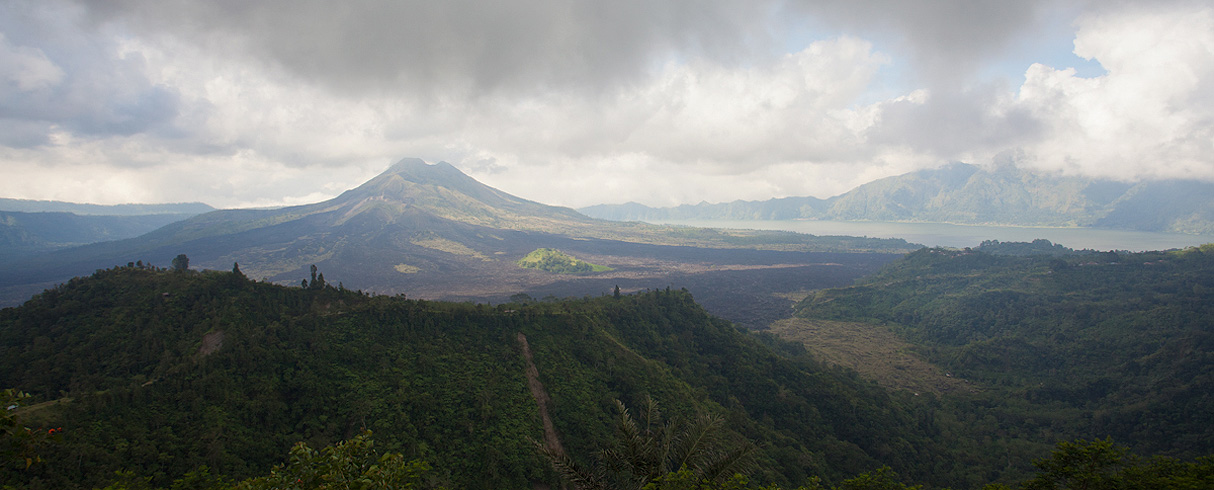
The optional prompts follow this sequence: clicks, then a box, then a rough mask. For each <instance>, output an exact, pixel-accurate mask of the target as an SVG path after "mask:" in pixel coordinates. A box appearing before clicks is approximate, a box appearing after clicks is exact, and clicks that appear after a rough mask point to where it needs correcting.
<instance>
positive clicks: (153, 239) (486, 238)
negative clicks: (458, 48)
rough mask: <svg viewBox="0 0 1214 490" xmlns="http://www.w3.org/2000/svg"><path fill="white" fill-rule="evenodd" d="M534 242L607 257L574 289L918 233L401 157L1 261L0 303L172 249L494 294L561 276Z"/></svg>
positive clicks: (599, 288)
mask: <svg viewBox="0 0 1214 490" xmlns="http://www.w3.org/2000/svg"><path fill="white" fill-rule="evenodd" d="M539 248H551V249H559V250H562V251H564V252H566V253H568V254H570V255H573V256H576V257H578V258H580V259H582V260H584V261H588V262H592V263H594V264H599V265H603V266H606V267H610V268H612V269H614V270H615V271H614V272H607V271H600V272H594V273H591V274H587V275H585V276H579V277H578V283H577V284H573V285H561V287H562V289H564V292H563V293H562V295H564V296H569V295H577V296H581V295H584V294H597V293H600V292H603V291H608V290H610V289H611V288H612V287H613V286H614V285H616V284H621V285H623V284H625V283H638V282H642V281H646V280H647V281H649V282H646V283H645V284H646V285H651V284H654V283H659V284H663V285H664V284H669V282H668V279H667V278H670V277H672V274H699V273H700V272H702V271H704V270H705V269H706V268H707V267H708V266H710V265H713V266H730V265H738V262H735V261H737V260H749V259H748V258H746V257H744V256H747V255H748V253H750V252H754V251H764V252H770V253H769V255H770V256H771V257H773V260H775V259H778V260H781V261H786V262H781V263H782V264H799V265H805V264H819V263H822V262H826V261H825V260H820V258H821V256H816V255H814V254H818V253H832V254H834V253H849V252H862V253H869V252H877V254H870V255H867V256H866V257H869V258H871V259H872V260H873V261H877V262H883V261H885V260H887V258H885V257H883V256H881V255H884V254H895V253H905V252H907V251H910V250H914V249H915V248H918V247H916V246H913V245H911V244H909V243H907V242H906V241H904V240H893V239H873V238H856V237H815V236H810V235H803V234H797V233H788V232H762V231H727V230H703V229H694V228H681V227H669V226H652V225H645V224H636V223H632V224H629V223H617V222H608V221H602V220H594V219H591V218H587V217H585V216H582V215H580V214H578V213H577V212H575V211H573V210H572V209H568V208H561V207H556V206H547V205H544V204H540V203H536V202H532V201H527V200H525V199H520V198H518V197H514V196H511V195H509V194H506V193H504V192H501V191H498V190H496V189H493V188H491V187H488V186H485V185H484V184H481V183H479V182H477V181H476V180H474V179H472V178H470V177H468V176H466V175H464V174H463V173H461V172H460V171H459V170H457V169H456V168H455V167H453V166H451V165H449V164H446V163H438V164H435V165H428V164H426V163H425V162H422V161H421V160H416V159H405V160H402V161H400V162H398V163H397V164H395V165H393V166H392V167H391V168H390V169H388V171H386V172H384V173H383V174H381V175H379V176H377V177H375V178H374V179H371V180H370V181H368V182H366V183H365V184H363V185H361V186H359V187H357V188H355V189H351V190H349V191H346V192H345V193H342V194H341V195H340V196H338V197H336V198H334V199H331V200H328V201H324V202H320V203H316V204H310V205H304V206H294V207H288V208H282V209H274V210H220V211H215V212H210V213H206V214H203V215H199V216H196V217H194V218H191V219H188V220H184V221H179V222H176V223H172V224H170V225H168V226H165V227H163V228H160V229H158V230H156V231H154V232H151V233H148V234H146V235H143V236H140V237H138V238H133V239H127V240H120V241H114V242H105V243H97V244H92V245H87V246H82V247H75V248H71V249H66V250H58V251H55V252H52V253H46V254H41V255H37V256H31V257H26V258H24V259H23V260H21V261H19V262H13V263H8V264H0V304H8V305H12V304H18V303H20V302H21V301H24V300H26V299H28V298H29V297H30V296H32V295H33V294H34V293H36V292H38V291H41V290H43V289H46V288H50V287H53V286H55V285H56V284H57V283H60V282H63V281H66V280H68V279H70V278H72V277H75V276H79V275H83V274H89V273H91V272H92V271H95V270H97V269H104V268H109V267H113V266H115V265H122V264H128V263H133V262H136V261H144V262H145V263H153V264H159V265H164V264H167V263H169V261H170V260H172V258H173V257H176V256H177V255H178V254H183V253H184V254H186V255H188V256H189V257H190V259H191V261H192V263H193V264H195V265H196V266H197V267H203V268H213V269H223V268H226V267H227V266H229V265H230V264H232V263H233V262H238V263H240V264H241V266H242V267H243V268H244V271H245V273H246V274H248V275H249V276H250V277H254V278H258V279H265V280H267V281H272V282H278V283H283V284H291V283H293V282H294V281H296V280H297V279H298V278H299V277H301V276H303V275H305V274H306V271H307V268H308V267H309V266H310V265H312V264H316V265H318V266H319V267H321V268H322V269H324V270H327V271H329V276H330V277H329V280H330V281H332V282H335V283H342V284H344V285H345V286H348V287H350V288H354V289H363V290H368V291H375V292H378V293H383V294H398V293H408V294H410V295H411V296H415V297H423V298H430V299H438V298H458V299H469V298H474V299H481V300H498V299H504V298H507V297H509V296H510V295H512V294H515V293H518V292H521V291H534V290H537V289H542V288H546V287H547V288H550V289H551V287H553V285H554V284H555V283H557V282H559V281H563V280H567V279H568V276H559V277H558V276H555V275H553V274H547V273H543V272H540V271H535V270H528V269H523V268H519V267H518V266H517V265H516V261H517V260H519V259H521V258H522V257H523V256H525V255H527V254H528V253H530V252H532V251H534V250H536V249H539ZM714 250H728V251H738V253H736V254H734V255H736V256H738V257H741V258H729V257H726V258H724V259H723V260H718V261H716V262H713V263H706V261H705V260H702V259H699V258H697V257H700V256H707V255H713V254H714V253H715V252H713V251H714ZM797 254H800V255H797ZM878 254H880V255H878ZM753 255H754V254H753V253H750V256H753ZM716 256H717V257H718V258H719V257H720V254H717V255H716ZM794 256H795V257H794ZM829 262H831V263H840V262H847V261H839V260H833V259H832V260H829ZM765 265H771V262H769V263H768V264H765ZM752 268H753V267H752Z"/></svg>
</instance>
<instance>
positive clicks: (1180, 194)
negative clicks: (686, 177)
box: [580, 163, 1214, 234]
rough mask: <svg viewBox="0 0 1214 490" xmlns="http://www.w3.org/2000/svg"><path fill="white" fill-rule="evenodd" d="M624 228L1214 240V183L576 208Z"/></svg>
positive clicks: (955, 182)
mask: <svg viewBox="0 0 1214 490" xmlns="http://www.w3.org/2000/svg"><path fill="white" fill-rule="evenodd" d="M580 211H581V212H582V213H584V214H586V215H588V216H593V217H596V218H602V219H611V220H619V221H628V220H651V221H662V220H790V219H808V220H835V221H889V222H925V223H956V224H973V225H1007V226H1079V227H1100V228H1115V229H1125V230H1138V231H1158V232H1174V233H1197V234H1209V233H1214V184H1211V183H1208V182H1198V181H1144V182H1139V183H1136V184H1131V183H1124V182H1117V181H1109V180H1098V179H1087V178H1080V177H1067V176H1060V175H1042V174H1036V173H1033V172H1031V171H1027V170H1022V169H1018V168H1014V167H1011V166H1001V167H993V168H984V167H978V166H974V165H969V164H964V163H952V164H949V165H946V166H944V167H941V168H938V169H930V170H920V171H916V172H910V173H907V174H903V175H899V176H894V177H887V178H884V179H879V180H876V181H873V182H869V183H867V184H864V185H861V186H859V187H857V188H855V189H853V190H851V191H848V192H847V193H844V194H841V195H839V196H835V197H831V198H829V199H818V198H814V197H786V198H779V199H771V200H767V201H734V202H730V203H716V204H710V203H701V204H697V205H684V206H677V207H673V208H652V207H648V206H644V205H641V204H637V203H627V204H619V205H597V206H590V207H586V208H582V209H580Z"/></svg>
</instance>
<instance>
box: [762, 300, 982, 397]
mask: <svg viewBox="0 0 1214 490" xmlns="http://www.w3.org/2000/svg"><path fill="white" fill-rule="evenodd" d="M771 332H772V333H773V334H776V335H777V336H779V337H780V338H783V339H785V340H790V341H793V342H799V343H801V344H803V345H805V348H806V349H809V351H810V352H812V353H813V354H814V356H815V357H817V358H818V359H820V360H822V361H825V362H829V363H831V364H837V365H840V366H844V367H848V368H851V369H855V370H856V372H859V373H860V375H861V376H864V377H865V378H868V379H871V380H874V381H876V382H877V383H878V384H880V385H881V386H884V387H886V388H890V389H898V390H909V391H912V392H915V393H937V394H940V393H948V392H951V391H957V390H962V389H967V388H968V389H972V388H974V387H973V386H972V385H969V384H968V383H966V382H965V381H963V380H960V379H957V378H954V377H951V376H949V375H948V373H946V372H944V371H943V370H941V369H940V368H938V367H936V366H935V365H933V364H930V363H928V362H927V361H925V360H923V359H922V358H920V357H919V356H917V355H915V354H914V353H913V352H912V351H911V345H910V344H908V343H906V342H904V341H903V340H902V339H900V338H898V336H896V335H894V333H893V332H890V331H889V330H887V329H885V328H882V327H879V326H876V325H867V324H863V323H851V322H833V321H824V320H804V319H800V318H789V319H786V320H780V321H778V322H775V323H773V324H772V325H771Z"/></svg>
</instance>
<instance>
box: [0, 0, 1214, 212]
mask: <svg viewBox="0 0 1214 490" xmlns="http://www.w3.org/2000/svg"><path fill="white" fill-rule="evenodd" d="M1212 99H1214V7H1211V6H1209V5H1208V3H1206V2H1188V1H1171V2H1166V1H1165V2H1160V1H1151V2H1146V1H1144V2H1131V1H1118V2H1091V3H1089V2H1084V1H1081V0H1075V1H1070V2H1066V1H1064V2H1057V1H1052V2H1045V1H1023V2H1007V1H955V2H949V1H911V2H907V1H895V0H871V1H859V2H846V3H844V2H827V1H820V2H813V1H811V2H788V3H785V2H780V1H775V0H768V1H760V0H747V1H709V0H681V1H665V2H652V1H648V0H618V1H612V2H600V1H593V0H581V1H579V0H572V1H570V0H522V1H512V2H474V1H470V0H456V1H443V2H433V1H426V0H417V1H391V2H389V1H385V2H301V1H264V2H246V1H237V0H225V1H211V2H197V1H185V0H181V1H159V2H133V1H122V0H112V1H88V2H85V1H78V2H77V1H70V0H36V1H22V0H3V1H0V165H2V166H3V169H4V176H5V178H4V179H0V196H3V197H15V198H27V199H57V200H68V201H77V202H96V203H119V202H168V201H203V202H206V203H208V204H211V205H214V206H219V207H235V206H268V205H281V204H297V203H305V202H314V201H318V200H321V199H325V198H328V197H332V196H334V195H336V194H337V193H339V192H341V191H342V190H344V189H346V188H349V187H353V186H355V185H357V184H359V183H361V182H362V181H364V180H366V179H368V178H370V177H372V176H373V175H375V174H377V173H379V172H381V171H383V170H384V169H386V168H387V167H388V166H389V165H390V164H391V163H393V162H394V161H396V160H398V159H400V158H402V157H420V158H423V159H425V160H427V161H431V162H435V161H439V160H445V161H448V162H451V163H452V164H455V165H456V166H457V167H459V168H461V169H463V170H464V171H465V172H467V173H469V174H470V175H472V176H473V177H476V178H478V179H480V180H482V181H483V182H485V183H487V184H489V185H493V186H496V187H499V188H501V189H503V190H505V191H507V192H511V193H513V194H517V195H520V196H523V197H526V198H529V199H534V200H537V201H541V202H545V203H550V204H561V205H569V206H584V205H589V204H596V203H615V202H624V201H639V202H643V203H646V204H651V205H672V204H679V203H694V202H700V201H703V200H707V201H727V200H733V199H768V198H771V197H782V196H794V195H815V196H819V197H827V196H830V195H835V194H838V193H841V192H844V191H846V190H848V189H850V188H852V187H854V186H856V185H858V184H861V183H864V182H867V181H869V180H873V179H875V178H880V177H885V176H889V175H894V174H899V173H903V172H907V171H911V170H915V169H920V168H930V167H936V166H939V165H941V164H944V163H947V162H950V161H966V162H971V163H977V164H987V163H990V162H992V161H994V160H999V161H1012V162H1014V163H1016V164H1018V165H1022V166H1026V167H1030V168H1035V169H1039V170H1042V171H1056V172H1063V173H1067V174H1071V175H1088V176H1095V177H1109V178H1117V179H1123V180H1137V179H1157V178H1198V179H1204V180H1214V157H1212V156H1211V155H1214V103H1212V102H1214V100H1212Z"/></svg>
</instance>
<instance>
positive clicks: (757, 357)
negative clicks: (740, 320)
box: [0, 265, 975, 488]
mask: <svg viewBox="0 0 1214 490" xmlns="http://www.w3.org/2000/svg"><path fill="white" fill-rule="evenodd" d="M313 286H314V285H313ZM524 341H525V342H526V343H527V344H528V345H529V349H530V351H531V352H532V353H533V359H534V365H535V367H536V369H537V372H538V380H539V381H540V382H542V385H543V387H544V388H545V389H546V393H547V395H548V396H549V397H550V404H549V405H550V406H549V407H548V409H549V410H550V412H551V413H550V415H551V420H552V424H553V426H554V428H555V431H556V433H557V434H559V437H560V438H561V441H562V443H563V445H564V447H565V449H566V450H567V451H568V453H569V454H570V455H571V457H573V458H574V459H575V460H578V461H580V462H581V463H582V464H587V465H589V464H592V463H593V461H591V460H592V459H593V456H592V455H593V454H595V451H596V448H597V447H598V445H599V443H600V442H601V441H604V440H607V439H608V438H609V436H610V435H611V433H612V430H613V429H612V427H613V426H612V423H611V421H612V419H613V417H614V415H615V411H616V400H620V401H623V402H624V403H627V404H629V405H632V404H635V403H637V401H638V400H640V399H642V397H646V398H647V397H652V398H653V399H656V400H661V402H662V404H663V406H664V407H666V413H668V414H669V415H670V416H672V417H684V418H690V417H693V416H695V415H696V414H701V413H704V414H715V415H717V416H720V417H722V418H723V419H724V420H725V421H727V426H728V427H729V430H730V431H731V433H733V434H735V435H736V437H738V438H742V439H746V440H749V441H752V443H753V444H755V445H756V446H757V447H758V448H759V449H758V450H757V452H756V454H755V459H756V461H758V463H759V464H757V465H756V467H757V468H759V470H758V471H757V472H756V473H755V475H754V477H755V478H756V479H757V480H758V481H770V482H775V483H782V484H790V483H798V482H802V481H804V480H805V479H806V478H808V477H810V476H821V477H823V478H826V479H827V480H837V479H840V478H843V477H846V476H848V475H854V474H857V473H860V472H863V471H869V470H872V469H875V468H878V467H880V466H882V465H889V466H891V467H893V468H895V469H896V470H898V471H900V472H902V473H904V474H906V475H908V476H909V477H913V478H918V479H923V480H925V481H929V482H933V483H941V484H944V483H955V482H972V481H975V480H972V479H970V478H972V477H973V475H969V474H968V473H967V471H968V469H967V468H966V462H967V458H966V457H965V456H964V455H961V454H953V452H952V451H951V450H950V449H949V448H948V444H947V442H945V441H940V440H937V439H936V438H935V437H934V436H935V435H936V434H938V433H939V429H938V428H937V427H935V424H934V423H933V422H932V420H933V419H932V416H931V413H930V410H931V409H930V407H927V406H921V405H920V406H914V405H909V404H904V402H903V401H900V400H897V399H893V398H891V397H890V395H888V394H887V393H886V392H885V391H883V390H881V389H880V388H878V387H876V386H875V385H872V384H870V383H867V382H864V381H862V380H860V379H858V378H857V377H856V376H855V374H854V373H851V372H846V371H843V370H840V369H836V368H829V367H825V366H822V365H820V364H818V363H817V362H815V361H814V360H813V359H811V358H810V357H809V356H808V355H806V354H805V352H804V350H803V349H802V350H797V349H796V348H795V347H791V346H789V345H788V344H779V343H778V342H777V341H775V340H774V339H771V338H767V339H766V342H767V344H765V343H764V342H763V341H762V339H760V338H759V337H756V336H754V335H751V334H748V333H745V332H743V331H741V330H739V329H737V328H735V327H734V326H732V325H731V324H729V323H728V322H724V321H722V320H719V319H716V318H713V317H711V316H709V315H707V314H706V313H705V312H704V311H703V310H702V309H701V308H700V307H699V306H698V305H697V304H696V303H695V302H694V301H693V299H692V298H691V296H690V295H689V294H687V293H686V292H685V291H680V290H670V289H663V290H657V291H652V292H645V293H640V294H634V295H626V296H622V297H619V298H615V297H601V298H583V299H573V300H563V301H556V302H539V303H532V304H527V305H513V304H507V305H497V306H490V305H485V304H471V303H442V302H430V301H420V300H411V299H406V298H404V297H400V296H396V297H388V296H374V297H372V296H368V295H364V294H361V293H359V292H356V291H346V290H342V289H340V288H334V287H332V286H326V287H322V288H317V287H309V288H288V287H282V286H276V285H271V284H265V283H259V282H254V281H249V280H247V279H246V278H245V277H244V276H243V275H241V274H239V272H215V271H207V272H201V273H199V272H195V271H165V270H156V269H150V268H146V267H140V266H138V265H135V266H128V267H118V268H114V269H109V270H103V271H98V272H97V273H96V274H94V275H93V276H92V277H88V278H77V279H73V280H72V281H69V282H68V283H66V284H64V285H61V286H59V287H57V288H54V289H52V290H48V291H46V292H45V293H43V294H41V295H39V296H37V297H35V298H34V299H32V300H31V301H29V302H28V303H26V304H25V305H23V306H21V307H18V308H9V309H5V310H2V311H0V349H2V350H0V384H2V385H3V386H9V387H14V388H17V389H20V390H22V391H25V392H28V393H30V394H32V395H33V397H34V402H36V403H35V404H34V405H32V406H29V407H28V408H24V409H22V410H23V413H22V416H23V417H25V418H27V419H28V420H30V421H32V423H38V424H41V425H43V426H54V427H62V436H61V438H60V442H59V443H57V444H53V445H50V446H49V447H47V448H46V449H45V453H44V454H43V457H44V459H45V461H46V462H45V463H43V464H38V465H34V466H32V467H31V468H30V469H29V470H21V469H19V468H6V472H5V473H4V478H5V481H14V479H21V480H19V481H22V482H24V484H25V485H28V486H29V487H33V488H37V487H42V488H69V487H84V488H89V487H90V486H99V485H103V484H104V483H105V482H106V481H107V479H108V478H109V477H110V476H111V475H112V474H113V472H114V471H118V470H127V471H132V472H134V473H135V474H138V475H147V476H150V477H152V478H153V482H154V483H156V484H159V485H164V484H166V483H167V482H169V481H171V480H173V479H176V478H179V477H181V476H182V475H184V474H186V473H187V472H190V471H192V470H194V469H195V468H198V467H200V466H203V465H205V466H207V467H209V468H210V469H211V470H212V471H215V472H218V473H220V474H224V475H230V476H231V477H233V478H244V477H248V476H252V475H257V474H260V473H263V472H265V471H266V470H267V469H268V468H269V467H270V466H271V465H273V464H274V463H276V462H279V461H280V460H281V458H282V455H283V454H284V453H285V452H286V450H287V449H288V448H290V447H291V446H292V444H294V443H296V442H298V441H304V442H307V443H309V444H311V445H312V446H314V447H320V446H324V445H328V444H331V443H333V442H335V441H339V440H343V439H347V438H350V437H353V436H355V435H357V434H358V433H359V432H360V431H362V430H363V429H364V428H366V429H369V430H372V431H373V432H374V433H375V434H377V440H378V441H379V444H380V446H381V447H382V448H383V449H384V450H386V451H395V452H400V453H403V454H404V455H405V456H406V457H408V458H410V459H423V460H425V461H427V462H428V463H429V464H431V465H432V466H433V468H434V471H432V472H431V473H430V478H432V479H433V480H434V481H435V482H438V483H445V484H447V485H450V486H453V487H458V488H477V487H495V488H528V487H531V486H532V484H533V483H535V482H546V483H550V484H551V483H555V481H556V478H557V477H556V475H555V473H554V472H553V471H552V470H551V466H550V465H549V464H548V462H547V461H546V460H545V459H544V458H543V457H542V456H541V455H539V454H538V452H537V451H536V449H535V446H534V444H533V442H532V441H534V440H540V439H542V438H543V433H542V429H541V428H542V424H541V415H540V413H539V410H538V408H537V407H538V406H537V403H536V401H535V399H534V398H533V397H532V395H531V393H530V392H529V391H528V382H527V379H526V374H525V372H526V371H527V370H526V367H527V366H526V364H527V361H526V360H525V358H524V356H522V355H521V344H522V342H524ZM768 344H773V345H776V346H777V348H775V349H773V348H772V347H771V346H769V345H768Z"/></svg>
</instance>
